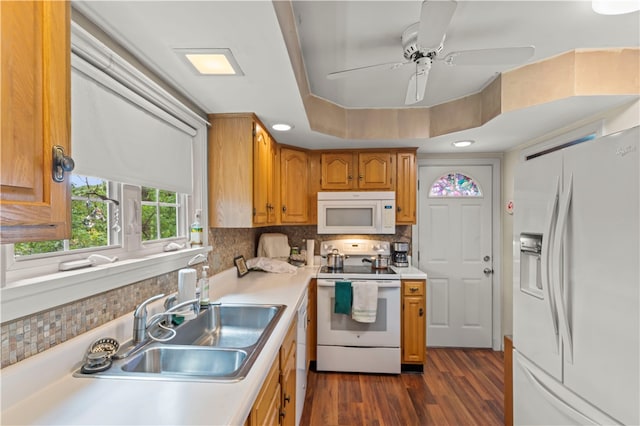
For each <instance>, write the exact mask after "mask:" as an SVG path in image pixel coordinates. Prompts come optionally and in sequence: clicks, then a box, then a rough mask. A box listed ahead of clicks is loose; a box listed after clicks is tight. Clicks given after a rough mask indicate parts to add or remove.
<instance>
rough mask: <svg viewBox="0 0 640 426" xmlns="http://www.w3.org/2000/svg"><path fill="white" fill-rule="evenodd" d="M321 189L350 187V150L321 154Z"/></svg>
mask: <svg viewBox="0 0 640 426" xmlns="http://www.w3.org/2000/svg"><path fill="white" fill-rule="evenodd" d="M320 161H321V162H322V183H321V187H322V189H325V190H327V189H329V190H334V189H352V188H353V187H354V180H353V154H352V153H350V152H348V153H347V152H339V153H327V154H322V157H321V160H320Z"/></svg>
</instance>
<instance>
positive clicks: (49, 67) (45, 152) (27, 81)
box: [0, 1, 71, 243]
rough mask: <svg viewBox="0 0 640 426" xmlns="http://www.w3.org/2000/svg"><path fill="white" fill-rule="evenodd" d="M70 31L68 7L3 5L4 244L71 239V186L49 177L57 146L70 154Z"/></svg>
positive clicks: (0, 155)
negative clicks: (54, 149) (54, 148)
mask: <svg viewBox="0 0 640 426" xmlns="http://www.w3.org/2000/svg"><path fill="white" fill-rule="evenodd" d="M69 25H70V8H69V2H49V1H47V2H43V1H20V2H7V1H3V2H0V34H1V36H2V51H1V53H0V56H1V58H2V64H1V69H2V72H1V79H2V89H1V93H2V104H1V108H0V111H1V113H0V114H1V115H2V119H1V124H0V126H1V127H0V135H1V138H2V143H1V144H0V146H1V148H0V150H1V152H0V238H1V240H2V242H3V243H10V242H19V241H39V240H51V239H63V238H69V237H70V236H71V211H70V202H71V198H70V184H69V179H68V177H65V179H64V181H63V182H60V183H57V182H54V180H53V179H52V171H51V169H52V157H53V154H52V150H53V146H55V145H59V146H61V147H63V148H64V151H65V154H66V155H70V149H71V142H70V110H71V108H70V93H71V92H70V85H71V77H70V76H71V74H70V70H71V67H70V55H71V48H70V32H69ZM65 175H68V174H67V173H65Z"/></svg>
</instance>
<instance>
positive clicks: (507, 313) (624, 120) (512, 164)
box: [502, 100, 640, 335]
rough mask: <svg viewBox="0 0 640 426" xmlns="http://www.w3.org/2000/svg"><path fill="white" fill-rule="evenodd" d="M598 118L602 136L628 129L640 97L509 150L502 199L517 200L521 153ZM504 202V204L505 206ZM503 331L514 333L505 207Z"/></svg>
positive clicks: (639, 120) (638, 116) (636, 117)
mask: <svg viewBox="0 0 640 426" xmlns="http://www.w3.org/2000/svg"><path fill="white" fill-rule="evenodd" d="M598 120H603V124H602V135H603V136H604V135H608V134H611V133H615V132H618V131H621V130H624V129H629V128H631V127H635V126H638V125H640V100H636V101H635V102H634V103H632V104H630V105H629V104H627V105H625V106H623V107H619V108H616V109H615V110H612V111H609V112H607V113H604V114H600V115H598V116H594V117H590V118H589V119H586V120H583V121H581V122H579V123H574V125H572V126H571V127H566V128H563V129H558V130H556V131H554V132H553V133H551V134H547V135H544V136H542V137H540V138H536V139H534V140H531V141H529V142H527V143H525V144H522V145H520V146H518V147H516V148H514V149H512V150H510V151H508V152H506V153H505V155H504V158H503V163H502V200H503V204H504V205H506V203H507V202H508V200H512V199H513V179H514V174H515V170H516V168H517V167H518V163H519V162H520V155H521V152H522V151H523V150H524V149H528V148H531V147H532V146H535V145H538V144H541V143H544V142H545V141H547V140H549V139H552V138H554V137H557V136H560V135H562V134H563V133H567V132H569V131H571V130H574V129H577V128H579V127H582V126H585V125H587V124H589V123H593V122H595V121H598ZM504 205H503V207H504ZM502 260H503V262H502V277H503V281H502V300H503V305H502V332H503V335H510V334H512V333H513V299H512V295H513V217H512V216H510V215H508V214H507V213H506V212H505V209H504V208H503V209H502Z"/></svg>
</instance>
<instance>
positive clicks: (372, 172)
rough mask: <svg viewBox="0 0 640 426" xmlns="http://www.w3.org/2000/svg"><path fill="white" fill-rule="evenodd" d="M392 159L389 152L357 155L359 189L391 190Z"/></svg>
mask: <svg viewBox="0 0 640 426" xmlns="http://www.w3.org/2000/svg"><path fill="white" fill-rule="evenodd" d="M392 176H393V157H392V154H391V153H390V152H361V153H359V154H358V188H359V189H386V190H391V189H393V178H392Z"/></svg>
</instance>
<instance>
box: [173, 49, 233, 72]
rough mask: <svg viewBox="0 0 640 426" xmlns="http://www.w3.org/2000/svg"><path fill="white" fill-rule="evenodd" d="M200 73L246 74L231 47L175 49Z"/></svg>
mask: <svg viewBox="0 0 640 426" xmlns="http://www.w3.org/2000/svg"><path fill="white" fill-rule="evenodd" d="M175 50H176V51H177V52H178V54H179V55H180V56H182V57H183V58H185V59H186V60H187V61H188V63H189V64H191V65H192V66H193V67H194V68H195V69H196V71H197V72H198V73H199V74H202V75H244V73H243V72H242V70H241V69H240V66H239V65H238V63H237V62H236V59H235V58H234V57H233V54H232V53H231V50H229V49H175Z"/></svg>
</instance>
